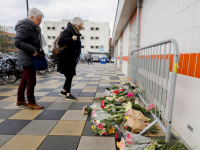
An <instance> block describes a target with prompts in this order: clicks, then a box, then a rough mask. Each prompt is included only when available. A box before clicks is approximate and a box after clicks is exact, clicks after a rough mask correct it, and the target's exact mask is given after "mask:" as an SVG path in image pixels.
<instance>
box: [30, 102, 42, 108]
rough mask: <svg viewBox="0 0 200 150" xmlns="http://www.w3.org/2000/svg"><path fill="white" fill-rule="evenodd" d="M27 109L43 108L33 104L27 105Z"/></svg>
mask: <svg viewBox="0 0 200 150" xmlns="http://www.w3.org/2000/svg"><path fill="white" fill-rule="evenodd" d="M28 108H31V109H44V106H38V105H37V104H36V103H35V104H28Z"/></svg>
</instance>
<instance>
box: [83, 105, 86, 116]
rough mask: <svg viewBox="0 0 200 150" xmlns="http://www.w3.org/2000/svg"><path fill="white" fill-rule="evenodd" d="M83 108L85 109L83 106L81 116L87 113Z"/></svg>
mask: <svg viewBox="0 0 200 150" xmlns="http://www.w3.org/2000/svg"><path fill="white" fill-rule="evenodd" d="M85 108H87V106H84V107H83V110H82V114H83V115H85V114H87V111H86V110H85Z"/></svg>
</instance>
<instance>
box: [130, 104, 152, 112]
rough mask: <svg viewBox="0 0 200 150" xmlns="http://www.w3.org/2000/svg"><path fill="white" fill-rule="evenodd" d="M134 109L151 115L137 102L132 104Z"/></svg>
mask: <svg viewBox="0 0 200 150" xmlns="http://www.w3.org/2000/svg"><path fill="white" fill-rule="evenodd" d="M132 109H135V110H139V111H141V112H142V113H148V114H150V112H149V111H148V110H146V109H145V108H142V107H141V106H140V105H138V104H135V102H134V101H133V102H132Z"/></svg>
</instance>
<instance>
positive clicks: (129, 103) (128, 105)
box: [125, 102, 132, 111]
mask: <svg viewBox="0 0 200 150" xmlns="http://www.w3.org/2000/svg"><path fill="white" fill-rule="evenodd" d="M129 109H132V103H131V102H128V103H127V104H126V106H125V110H126V111H128V110H129Z"/></svg>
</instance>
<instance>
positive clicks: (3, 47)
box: [0, 25, 9, 53]
mask: <svg viewBox="0 0 200 150" xmlns="http://www.w3.org/2000/svg"><path fill="white" fill-rule="evenodd" d="M8 48H9V38H8V35H7V31H6V29H5V27H3V26H1V25H0V52H3V53H5V52H7V50H8Z"/></svg>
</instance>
